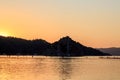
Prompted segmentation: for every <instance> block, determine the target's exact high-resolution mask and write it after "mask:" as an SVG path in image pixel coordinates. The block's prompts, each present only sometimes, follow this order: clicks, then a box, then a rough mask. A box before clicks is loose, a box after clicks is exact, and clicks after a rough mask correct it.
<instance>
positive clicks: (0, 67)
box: [0, 56, 120, 80]
mask: <svg viewBox="0 0 120 80" xmlns="http://www.w3.org/2000/svg"><path fill="white" fill-rule="evenodd" d="M119 75H120V60H119V59H99V58H58V57H33V58H32V57H29V56H28V57H16V56H13V57H0V80H120V76H119Z"/></svg>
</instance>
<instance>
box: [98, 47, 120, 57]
mask: <svg viewBox="0 0 120 80" xmlns="http://www.w3.org/2000/svg"><path fill="white" fill-rule="evenodd" d="M98 50H100V51H102V52H105V53H110V54H111V55H114V56H120V48H119V47H111V48H99V49H98Z"/></svg>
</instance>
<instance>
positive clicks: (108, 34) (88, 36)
mask: <svg viewBox="0 0 120 80" xmlns="http://www.w3.org/2000/svg"><path fill="white" fill-rule="evenodd" d="M119 4H120V0H0V30H1V31H2V30H4V32H1V33H0V35H3V36H12V35H10V34H9V33H12V34H14V36H15V37H20V38H24V39H35V38H42V39H45V40H47V41H48V42H54V41H56V40H58V39H59V38H61V37H63V36H71V38H73V39H74V40H76V41H78V42H80V43H82V44H84V45H87V46H91V47H120V5H119ZM7 31H8V32H9V33H7Z"/></svg>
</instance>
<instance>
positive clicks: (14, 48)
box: [0, 36, 110, 56]
mask: <svg viewBox="0 0 120 80" xmlns="http://www.w3.org/2000/svg"><path fill="white" fill-rule="evenodd" d="M0 54H1V55H44V56H106V55H110V54H108V53H103V52H101V51H99V50H97V49H93V48H91V47H86V46H84V45H82V44H80V43H79V42H76V41H74V40H72V39H71V38H70V37H69V36H66V37H63V38H61V39H60V40H59V41H56V42H54V43H52V44H51V43H49V42H47V41H45V40H42V39H35V40H25V39H21V38H15V37H3V36H0Z"/></svg>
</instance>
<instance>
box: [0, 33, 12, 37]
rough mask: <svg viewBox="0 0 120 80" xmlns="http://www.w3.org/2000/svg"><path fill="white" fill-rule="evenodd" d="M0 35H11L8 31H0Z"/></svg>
mask: <svg viewBox="0 0 120 80" xmlns="http://www.w3.org/2000/svg"><path fill="white" fill-rule="evenodd" d="M0 36H5V37H7V36H11V35H10V34H9V33H8V32H0Z"/></svg>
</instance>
